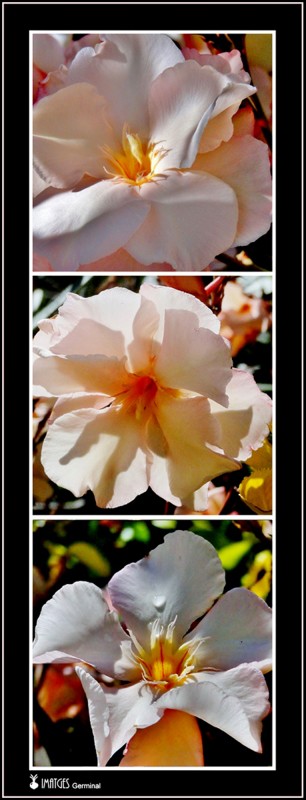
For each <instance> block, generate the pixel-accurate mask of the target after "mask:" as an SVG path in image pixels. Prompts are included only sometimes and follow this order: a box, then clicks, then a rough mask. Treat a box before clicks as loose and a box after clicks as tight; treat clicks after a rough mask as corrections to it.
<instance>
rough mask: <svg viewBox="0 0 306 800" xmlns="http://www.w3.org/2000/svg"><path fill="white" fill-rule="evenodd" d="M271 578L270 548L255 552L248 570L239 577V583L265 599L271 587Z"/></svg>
mask: <svg viewBox="0 0 306 800" xmlns="http://www.w3.org/2000/svg"><path fill="white" fill-rule="evenodd" d="M271 578H272V553H271V552H270V550H262V551H261V552H260V553H257V554H256V556H255V558H254V561H253V564H252V566H251V567H250V569H249V571H248V572H247V573H246V574H245V575H243V577H242V578H241V583H242V586H245V587H246V588H247V589H250V590H251V592H254V594H257V595H258V597H262V598H263V600H265V599H266V597H268V594H269V592H270V589H271Z"/></svg>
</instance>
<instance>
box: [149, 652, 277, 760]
mask: <svg viewBox="0 0 306 800" xmlns="http://www.w3.org/2000/svg"><path fill="white" fill-rule="evenodd" d="M157 705H158V707H159V708H172V709H178V710H181V711H186V712H187V713H188V714H193V715H194V716H197V717H199V718H200V719H203V720H205V722H208V723H209V725H214V727H216V728H220V730H222V731H224V733H227V734H228V735H229V736H232V737H233V738H234V739H236V740H237V741H238V742H240V743H241V744H243V745H244V746H245V747H249V748H250V750H255V752H261V749H262V748H261V741H260V736H261V729H262V724H261V721H262V719H263V718H264V717H265V716H266V715H267V713H268V711H269V708H270V706H269V702H268V689H267V685H266V682H265V679H264V677H263V675H262V674H261V672H260V671H259V670H257V669H255V668H254V666H251V665H248V664H241V665H240V666H239V667H237V668H236V669H233V670H229V671H228V672H214V673H206V676H204V677H203V682H201V683H197V684H196V685H195V684H185V685H183V686H180V687H179V688H177V689H171V690H170V691H169V692H166V693H165V694H164V695H163V696H162V697H161V698H160V699H159V700H158V701H157Z"/></svg>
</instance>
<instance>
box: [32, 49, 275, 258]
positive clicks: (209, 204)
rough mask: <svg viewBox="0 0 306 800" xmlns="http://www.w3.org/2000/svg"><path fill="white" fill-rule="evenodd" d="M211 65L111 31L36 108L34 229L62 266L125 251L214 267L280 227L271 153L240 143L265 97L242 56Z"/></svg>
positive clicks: (43, 252) (40, 247) (38, 244)
mask: <svg viewBox="0 0 306 800" xmlns="http://www.w3.org/2000/svg"><path fill="white" fill-rule="evenodd" d="M101 38H102V37H101ZM203 58H204V62H203V65H202V64H201V63H197V61H195V60H189V61H186V60H185V59H184V56H183V54H182V53H181V52H180V50H179V49H178V48H177V47H176V45H175V44H174V43H173V42H172V41H171V39H170V38H169V37H168V36H165V35H163V34H107V35H104V36H103V42H102V43H101V44H99V45H96V47H95V48H92V47H83V48H82V49H81V50H80V51H79V52H78V53H77V55H76V56H75V58H74V59H73V61H72V63H71V64H70V66H69V67H68V68H66V67H64V68H62V69H61V71H60V73H59V76H58V83H57V85H56V81H55V78H54V77H53V81H52V82H51V85H52V91H54V89H57V91H54V93H52V94H50V95H49V96H47V97H43V98H42V99H41V100H39V101H38V102H37V103H36V105H35V108H34V112H33V130H34V145H33V148H34V165H35V176H36V177H35V184H34V188H35V192H37V195H38V197H37V205H36V207H35V209H34V212H33V230H34V246H35V251H36V253H37V254H38V256H39V257H40V258H41V257H43V258H46V259H48V261H49V262H50V263H51V266H52V267H53V268H54V269H58V270H75V269H77V268H78V267H79V266H80V265H84V264H88V263H90V262H95V261H97V260H99V259H102V258H104V257H106V256H109V255H110V254H114V253H116V252H117V251H119V250H121V249H122V248H123V249H124V252H125V254H128V257H129V258H130V257H132V259H135V260H136V262H138V263H141V264H142V265H144V266H148V267H150V265H152V264H153V263H155V264H156V263H159V264H164V263H166V264H170V265H171V266H172V267H173V268H175V269H181V270H191V269H203V268H204V267H205V266H207V265H208V264H209V263H210V262H211V261H212V260H213V258H214V257H215V256H216V255H217V254H218V253H220V252H221V251H223V250H226V249H228V248H229V247H232V246H234V245H235V244H244V245H246V244H247V243H249V242H251V241H254V240H255V239H257V238H258V237H259V236H261V235H262V234H264V233H265V232H266V231H267V230H268V229H269V227H270V221H271V179H270V168H269V159H268V149H267V147H266V145H264V144H263V142H259V141H258V140H256V139H255V138H254V137H253V136H249V135H246V136H235V135H233V132H234V128H233V123H232V117H233V114H234V113H235V112H236V111H237V109H238V108H239V105H240V103H241V101H242V100H243V99H245V98H247V97H249V96H250V95H252V94H253V93H254V92H255V91H256V90H255V88H254V87H252V86H250V83H249V80H250V79H249V76H248V75H246V73H245V72H244V71H243V70H242V69H241V67H240V65H241V61H240V63H236V62H237V55H236V56H235V57H234V59H235V63H234V62H233V63H232V62H231V61H229V60H226V59H225V58H220V57H219V56H203ZM205 59H206V61H205ZM207 59H208V60H207ZM238 62H239V56H238ZM93 268H95V267H93ZM118 269H120V260H119V261H118Z"/></svg>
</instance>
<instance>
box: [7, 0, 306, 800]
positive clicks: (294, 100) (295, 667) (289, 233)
mask: <svg viewBox="0 0 306 800" xmlns="http://www.w3.org/2000/svg"><path fill="white" fill-rule="evenodd" d="M124 5H125V6H126V7H125V8H124V7H123V6H124ZM137 5H138V6H141V12H140V13H139V11H138V13H135V11H136V8H135V6H137ZM145 5H147V4H146V3H142V2H137V0H136V2H135V3H125V4H122V5H121V7H119V9H120V13H118V5H117V4H113V3H97V4H91V3H79V4H77V3H6V4H5V5H4V23H5V31H4V38H5V42H4V43H5V49H4V68H5V78H6V85H5V96H4V133H5V161H4V166H5V191H6V200H5V219H4V237H5V250H4V256H5V262H4V282H3V288H4V298H5V299H4V321H5V346H4V358H5V370H6V372H5V428H4V431H5V443H6V462H5V472H4V492H5V501H6V502H5V517H4V523H5V524H4V558H5V619H4V621H5V649H4V661H5V743H4V768H5V775H4V796H5V797H12V796H14V797H30V796H31V797H32V796H33V795H34V796H35V795H36V797H38V795H37V794H36V793H33V792H32V794H30V790H29V768H28V730H29V724H28V719H29V717H28V713H29V709H28V685H29V683H28V647H29V620H28V578H29V575H28V519H29V514H30V509H29V497H28V464H29V460H28V419H29V416H28V361H29V352H28V330H29V319H28V293H29V264H28V236H29V227H28V219H29V209H28V109H29V104H28V39H29V36H28V33H29V30H48V29H49V30H53V29H58V28H61V29H65V28H66V29H67V30H72V29H74V30H79V31H81V30H84V31H85V32H87V31H90V30H92V29H93V30H99V29H101V30H103V29H105V30H107V29H112V28H113V29H114V30H116V29H118V28H119V29H120V30H121V29H122V30H137V29H145V30H147V29H148V27H147V26H148V25H150V26H151V29H154V30H161V31H162V30H165V29H167V28H168V29H174V30H180V29H181V30H184V27H185V28H187V29H188V30H191V29H194V30H201V29H202V28H203V29H204V30H212V31H213V30H218V29H220V24H221V21H222V28H223V30H228V31H234V30H235V27H236V29H237V30H248V29H249V30H252V29H253V30H258V31H260V30H270V29H272V30H276V46H277V131H278V135H277V163H276V172H277V211H276V219H277V263H276V264H275V265H274V269H275V270H276V308H277V347H276V350H277V358H276V364H277V374H276V381H275V382H276V389H277V414H276V439H277V514H276V522H277V525H276V532H275V539H276V540H277V545H276V579H277V591H276V595H277V596H276V616H277V641H278V648H277V672H276V675H277V721H278V724H277V762H276V770H275V771H266V770H265V771H264V772H262V771H261V770H257V771H256V770H252V771H249V770H248V771H241V770H240V771H239V769H236V770H233V771H222V772H220V771H219V770H218V769H215V770H213V771H208V772H206V773H204V774H203V772H202V771H196V772H192V773H189V771H180V770H176V771H174V772H171V775H170V777H169V775H168V774H167V776H165V780H164V774H163V773H161V772H160V771H159V770H149V771H145V772H143V773H142V772H138V771H137V773H135V772H134V770H131V771H125V770H124V771H123V772H120V771H116V772H113V771H112V770H105V771H102V772H99V773H98V772H97V771H94V772H90V771H89V770H88V771H86V772H85V771H84V772H80V773H77V772H76V773H73V771H72V770H67V772H66V771H59V770H56V769H54V768H52V771H50V770H46V772H42V771H40V773H39V774H40V777H50V776H52V777H67V776H68V775H69V777H70V779H71V782H72V781H73V780H76V781H78V782H80V781H83V782H85V781H87V782H93V783H94V782H96V781H97V782H98V781H99V780H101V781H102V785H103V784H104V785H105V794H104V795H101V794H100V795H97V794H96V796H100V797H103V796H104V797H132V798H136V797H155V796H156V797H159V796H161V797H164V796H165V793H166V791H169V788H170V787H171V788H170V791H171V793H172V794H171V797H177V798H178V797H190V796H191V795H192V796H193V797H236V798H238V797H250V796H251V797H261V796H263V797H302V787H301V780H302V766H301V624H300V623H301V588H302V583H301V496H300V487H299V485H298V478H297V477H294V479H293V482H292V484H291V475H294V476H298V474H299V468H300V453H301V451H300V440H301V432H300V425H301V325H302V317H301V300H300V297H301V287H302V277H301V221H300V219H301V218H300V202H301V182H300V175H301V50H302V4H301V3H253V4H246V3H243V9H241V7H240V5H241V4H240V3H230V4H225V3H198V4H194V3H186V4H178V5H177V4H175V0H173V2H170V3H160V4H158V5H156V4H154V5H151V9H152V12H153V9H154V13H151V10H149V9H146V10H145V13H143V10H144V6H145ZM127 6H128V7H129V8H127ZM139 10H140V9H139ZM168 11H169V14H168V13H167V12H168ZM204 26H205V28H204ZM288 358H292V361H291V363H289V361H288ZM292 416H293V417H294V419H292ZM20 601H21V602H20ZM98 775H99V778H98ZM100 776H101V777H100ZM168 787H169V788H168ZM50 791H51V794H50V792H49V794H48V792H47V791H42V792H41V795H40V796H52V797H54V796H62V797H65V796H66V797H69V796H72V795H71V793H69V791H62V792H60V791H58V790H50ZM120 792H121V794H120ZM144 792H149V794H143V793H144ZM91 794H92V795H93V796H95V792H94V791H92V792H90V790H88V793H87V795H86V796H90V795H91ZM73 796H83V797H84V793H83V794H82V793H81V791H77V790H74V791H73Z"/></svg>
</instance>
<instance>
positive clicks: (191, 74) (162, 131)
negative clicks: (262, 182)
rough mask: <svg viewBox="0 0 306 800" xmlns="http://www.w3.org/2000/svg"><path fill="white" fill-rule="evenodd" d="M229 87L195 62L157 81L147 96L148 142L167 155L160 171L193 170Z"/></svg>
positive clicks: (221, 77)
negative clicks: (202, 139)
mask: <svg viewBox="0 0 306 800" xmlns="http://www.w3.org/2000/svg"><path fill="white" fill-rule="evenodd" d="M230 85H231V79H230V78H229V77H228V76H227V75H223V74H222V73H221V72H217V70H215V69H213V68H212V67H211V66H205V67H200V66H199V64H197V63H196V62H195V61H185V62H184V63H183V64H177V65H176V66H174V67H172V68H171V69H167V70H165V71H164V72H163V73H162V74H161V75H159V77H158V78H156V80H155V81H154V83H153V84H152V87H151V89H150V94H149V113H150V122H151V125H150V128H151V132H150V134H151V135H150V138H151V141H152V142H156V143H159V142H161V143H162V147H163V149H165V151H166V152H165V155H164V157H163V159H162V161H161V165H162V169H163V170H165V169H170V168H172V167H176V168H177V169H181V168H183V167H185V168H186V167H191V166H192V164H193V162H194V160H195V158H196V155H197V152H198V148H199V143H200V141H201V137H202V133H203V131H204V129H205V126H206V125H207V123H208V122H209V120H210V118H211V116H212V114H213V111H214V108H215V106H216V104H217V103H218V98H220V95H221V96H222V95H223V93H224V92H225V94H226V95H227V94H228V92H229V87H230ZM253 91H254V90H253ZM250 93H251V92H250ZM244 96H246V95H244ZM221 99H222V97H221V98H220V100H221Z"/></svg>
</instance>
